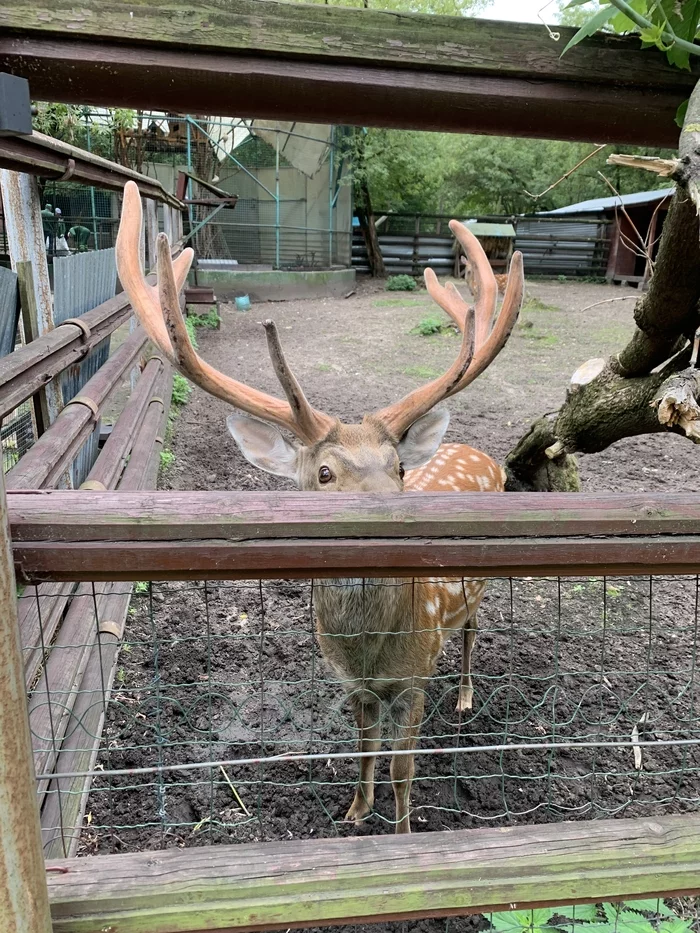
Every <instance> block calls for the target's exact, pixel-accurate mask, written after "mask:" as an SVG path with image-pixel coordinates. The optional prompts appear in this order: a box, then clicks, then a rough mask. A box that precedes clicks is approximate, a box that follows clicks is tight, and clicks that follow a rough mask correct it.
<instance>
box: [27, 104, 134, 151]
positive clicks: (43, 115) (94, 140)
mask: <svg viewBox="0 0 700 933" xmlns="http://www.w3.org/2000/svg"><path fill="white" fill-rule="evenodd" d="M34 105H35V106H36V108H37V113H36V116H35V117H34V118H33V121H32V124H33V126H34V128H35V129H36V130H38V131H39V132H40V133H44V134H45V135H46V136H53V137H54V139H60V140H62V141H63V142H67V143H70V144H71V145H73V146H79V147H80V148H81V149H88V150H89V151H90V152H95V153H97V154H98V155H101V156H104V157H105V158H108V159H111V158H113V156H114V136H115V134H116V133H119V132H123V131H125V130H129V129H133V127H134V126H135V125H136V111H135V110H129V109H127V108H124V107H116V108H113V109H109V110H107V115H106V119H101V120H100V121H94V120H93V119H92V111H91V109H90V107H79V106H77V105H76V104H57V103H47V102H45V101H34Z"/></svg>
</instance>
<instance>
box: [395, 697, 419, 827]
mask: <svg viewBox="0 0 700 933" xmlns="http://www.w3.org/2000/svg"><path fill="white" fill-rule="evenodd" d="M424 708H425V694H424V693H423V691H422V690H420V689H415V690H413V691H412V692H411V700H410V703H409V704H408V705H407V706H405V707H403V709H400V710H397V711H396V712H395V719H396V720H398V721H397V722H396V730H397V736H398V737H397V739H396V741H395V743H394V751H403V750H409V749H414V748H415V747H416V740H417V739H418V735H419V733H420V726H421V722H422V721H423V710H424ZM414 773H415V766H414V763H413V755H394V756H393V757H392V759H391V783H392V784H393V787H394V799H395V801H396V832H397V833H410V832H411V818H410V807H409V799H410V796H411V783H412V781H413V775H414Z"/></svg>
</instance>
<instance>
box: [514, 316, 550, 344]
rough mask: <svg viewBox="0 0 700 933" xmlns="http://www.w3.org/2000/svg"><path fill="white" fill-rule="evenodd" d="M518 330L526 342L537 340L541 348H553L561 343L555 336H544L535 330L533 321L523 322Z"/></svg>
mask: <svg viewBox="0 0 700 933" xmlns="http://www.w3.org/2000/svg"><path fill="white" fill-rule="evenodd" d="M518 328H519V330H520V333H521V334H522V336H523V337H525V339H526V340H536V341H537V343H538V344H540V346H543V347H553V346H555V344H557V343H558V342H559V341H558V340H557V338H556V337H555V336H554V334H543V333H541V332H540V331H538V330H535V325H534V323H533V321H521V322H520V324H518Z"/></svg>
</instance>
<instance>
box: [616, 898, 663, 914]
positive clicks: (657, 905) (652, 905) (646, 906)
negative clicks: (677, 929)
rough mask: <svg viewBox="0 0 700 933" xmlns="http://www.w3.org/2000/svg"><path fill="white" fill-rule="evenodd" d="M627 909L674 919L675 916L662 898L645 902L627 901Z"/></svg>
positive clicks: (649, 899) (648, 899)
mask: <svg viewBox="0 0 700 933" xmlns="http://www.w3.org/2000/svg"><path fill="white" fill-rule="evenodd" d="M625 907H627V908H628V909H629V910H638V911H641V912H642V913H649V914H658V915H659V916H661V917H674V918H675V916H676V915H675V914H674V912H673V911H672V910H670V909H669V908H668V907H667V906H666V905H665V904H664V902H663V901H662V900H661V898H660V897H650V898H647V899H646V900H644V901H625Z"/></svg>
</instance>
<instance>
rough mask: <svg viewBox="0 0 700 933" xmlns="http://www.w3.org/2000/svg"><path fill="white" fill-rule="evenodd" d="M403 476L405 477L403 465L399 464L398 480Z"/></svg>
mask: <svg viewBox="0 0 700 933" xmlns="http://www.w3.org/2000/svg"><path fill="white" fill-rule="evenodd" d="M405 475H406V471H405V470H404V468H403V463H400V464H399V478H400V479H403V478H404V476H405Z"/></svg>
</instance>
